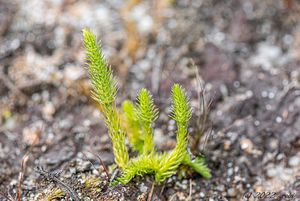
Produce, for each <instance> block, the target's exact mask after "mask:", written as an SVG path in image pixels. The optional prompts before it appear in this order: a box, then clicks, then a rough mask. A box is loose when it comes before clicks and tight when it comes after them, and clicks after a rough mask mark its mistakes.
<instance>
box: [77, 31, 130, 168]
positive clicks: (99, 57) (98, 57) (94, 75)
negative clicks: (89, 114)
mask: <svg viewBox="0 0 300 201" xmlns="http://www.w3.org/2000/svg"><path fill="white" fill-rule="evenodd" d="M83 41H84V47H85V49H86V55H87V61H88V64H89V74H90V80H91V82H92V87H93V91H92V97H93V99H94V100H96V101H97V102H98V103H99V104H100V105H101V108H102V113H103V115H104V120H105V123H106V126H107V127H108V130H109V135H110V137H111V139H112V144H113V150H114V155H115V161H116V163H117V164H118V165H119V166H120V167H121V168H124V167H125V166H126V165H127V163H128V160H129V156H128V151H127V147H126V144H125V132H124V130H123V129H122V128H121V124H120V118H119V115H118V113H117V109H116V106H115V99H116V94H117V87H116V83H115V80H114V78H113V75H112V70H111V68H110V66H109V65H108V64H107V61H106V60H105V58H104V56H103V53H102V51H101V46H100V45H98V44H97V39H96V36H95V35H94V34H92V33H91V32H90V31H89V30H87V29H84V30H83Z"/></svg>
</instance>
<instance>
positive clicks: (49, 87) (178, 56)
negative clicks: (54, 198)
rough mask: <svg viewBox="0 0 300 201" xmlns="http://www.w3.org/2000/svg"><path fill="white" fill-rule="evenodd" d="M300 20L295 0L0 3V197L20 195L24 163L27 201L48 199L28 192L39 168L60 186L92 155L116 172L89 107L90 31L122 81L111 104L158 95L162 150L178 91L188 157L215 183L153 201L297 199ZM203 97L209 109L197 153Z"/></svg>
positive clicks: (175, 187)
mask: <svg viewBox="0 0 300 201" xmlns="http://www.w3.org/2000/svg"><path fill="white" fill-rule="evenodd" d="M299 11H300V3H299V1H296V0H264V1H258V0H227V1H218V0H209V1H204V0H197V1H196V0H195V1H194V0H152V1H145V0H126V1H122V0H103V1H102V0H87V1H80V0H44V1H40V0H26V1H25V0H24V1H23V0H0V186H1V188H0V189H4V190H2V191H3V192H6V191H10V192H11V193H12V194H14V193H16V192H15V191H16V187H17V186H18V182H19V180H18V175H19V172H20V171H21V161H22V158H23V157H24V156H25V155H26V154H29V158H28V160H27V161H26V173H25V178H24V182H23V185H22V189H23V191H22V192H23V194H22V195H23V196H24V199H25V200H26V199H27V200H32V199H37V200H39V199H38V196H37V195H38V194H39V193H40V192H44V191H45V189H46V190H47V187H45V186H42V185H40V184H37V183H36V181H37V178H38V175H37V174H36V173H35V172H34V171H33V168H34V167H36V166H37V165H42V166H44V167H45V168H46V169H48V170H57V169H62V170H64V173H63V176H66V175H74V174H75V175H78V173H85V172H89V171H91V170H92V169H93V168H92V167H91V164H90V162H88V161H87V158H88V160H89V161H92V162H93V163H95V164H96V166H97V165H98V166H99V164H98V161H97V158H95V156H94V155H93V154H91V153H90V152H89V151H90V150H93V151H94V152H96V153H98V154H99V155H100V156H101V158H102V160H103V161H104V162H105V163H106V164H107V165H110V164H112V163H113V154H112V152H111V146H110V144H109V143H110V140H109V137H108V135H107V131H106V129H105V126H104V124H103V122H102V121H101V120H100V117H99V116H100V114H99V112H98V110H97V107H98V106H97V105H96V104H95V103H94V102H93V101H92V100H91V99H90V98H89V97H90V83H89V80H88V74H87V72H86V69H85V67H86V64H85V60H84V59H85V54H84V50H83V44H82V32H81V31H82V29H83V28H85V27H88V28H90V29H91V30H92V31H93V32H94V33H95V34H96V35H97V36H98V39H100V40H101V43H102V46H103V51H104V54H105V55H106V57H107V59H108V61H109V63H110V64H111V66H112V68H113V70H114V74H115V76H116V77H117V79H118V83H119V87H120V90H119V96H118V102H121V101H123V100H125V99H127V98H129V99H132V100H134V99H135V96H136V93H137V92H138V90H139V89H141V88H142V87H147V88H148V89H150V91H151V92H152V93H153V94H154V100H155V102H156V104H157V106H158V107H159V109H160V117H159V119H158V122H157V123H156V125H155V126H156V128H155V139H156V143H157V147H158V148H159V149H160V150H168V149H171V148H173V147H174V146H175V143H176V141H175V134H174V130H175V125H174V122H173V121H170V120H169V118H168V116H167V115H168V113H169V104H170V100H169V95H170V94H169V91H170V88H171V86H172V85H173V83H174V82H179V83H181V84H182V85H183V86H184V87H185V88H186V89H187V90H188V92H189V95H190V97H191V104H192V106H193V108H194V117H193V120H192V122H191V130H190V131H191V136H190V142H191V144H192V147H193V149H192V152H193V153H194V154H196V155H197V154H200V153H201V154H204V155H205V156H206V158H207V163H208V166H209V167H210V168H211V170H212V173H213V178H212V179H211V180H208V181H206V180H203V179H202V178H201V177H200V176H198V175H191V174H189V176H188V177H185V179H179V178H177V177H174V178H173V180H172V181H170V185H169V186H167V187H166V189H164V191H163V194H162V195H160V194H159V193H157V195H156V194H155V193H154V194H155V195H156V196H157V197H159V198H161V197H162V198H161V199H162V200H164V199H165V200H170V199H171V198H172V199H173V200H185V199H186V198H187V197H189V196H190V197H191V198H192V200H197V199H198V200H201V199H206V198H217V197H218V196H223V197H224V198H228V199H233V200H235V199H240V198H241V197H242V196H243V195H244V193H246V192H254V191H256V192H257V191H271V192H281V193H283V192H288V191H289V192H298V195H299V192H300V190H299V188H300V187H299V180H300V178H299V176H300V174H299V172H300V152H299V150H300V21H299V19H300V12H299ZM199 80H200V81H201V83H202V88H201V87H199ZM200 89H204V90H205V98H206V100H207V102H209V101H210V100H211V104H210V114H209V120H208V122H207V126H206V127H207V128H206V129H204V130H205V132H204V133H203V136H204V137H202V139H201V140H200V143H198V138H199V135H200V134H199V132H197V130H199V129H197V128H199V127H201V125H199V121H198V120H199V119H201V117H202V116H203V111H202V110H201V104H200V105H199V98H198V95H199V92H200ZM200 130H201V129H200ZM23 159H24V158H23ZM72 168H73V169H72ZM74 172H75V173H74ZM139 185H140V184H137V187H138V188H137V189H135V190H134V191H135V192H137V193H142V192H143V191H142V190H141V188H140V186H139ZM143 185H144V184H143ZM190 186H193V188H192V190H191V188H190ZM146 187H147V185H146ZM150 187H151V185H150ZM150 187H147V189H148V190H149V189H150ZM146 191H147V190H146ZM299 196H300V195H299ZM25 197H27V198H25ZM0 199H1V198H0Z"/></svg>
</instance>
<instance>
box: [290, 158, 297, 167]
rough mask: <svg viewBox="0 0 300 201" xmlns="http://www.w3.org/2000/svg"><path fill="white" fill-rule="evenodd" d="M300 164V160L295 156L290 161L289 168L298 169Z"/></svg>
mask: <svg viewBox="0 0 300 201" xmlns="http://www.w3.org/2000/svg"><path fill="white" fill-rule="evenodd" d="M299 164H300V158H299V157H298V156H293V157H291V158H290V159H289V166H292V167H297V166H299Z"/></svg>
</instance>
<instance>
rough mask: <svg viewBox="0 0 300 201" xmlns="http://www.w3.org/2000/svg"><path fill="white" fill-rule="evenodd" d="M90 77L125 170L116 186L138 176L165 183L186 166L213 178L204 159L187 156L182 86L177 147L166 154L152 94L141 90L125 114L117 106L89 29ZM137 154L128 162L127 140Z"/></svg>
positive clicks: (175, 113) (175, 98) (176, 90)
mask: <svg viewBox="0 0 300 201" xmlns="http://www.w3.org/2000/svg"><path fill="white" fill-rule="evenodd" d="M83 40H84V46H85V49H86V55H87V61H88V65H89V68H88V69H89V74H90V79H91V83H92V98H93V99H94V100H95V101H97V102H98V103H99V104H100V108H101V112H102V114H103V117H104V121H105V123H106V126H107V128H108V132H109V136H110V138H111V141H112V146H113V152H114V156H115V162H116V163H117V165H118V166H119V167H120V168H121V169H122V171H123V172H122V175H121V176H120V177H119V178H117V179H116V183H123V184H126V183H128V182H129V181H130V180H131V179H133V178H134V177H135V176H142V175H145V174H153V175H154V177H155V181H156V182H157V183H162V182H163V181H165V180H166V179H167V178H168V177H170V176H172V175H173V174H175V173H176V171H177V169H178V167H179V166H180V165H187V166H190V167H191V168H192V169H194V170H195V171H196V172H198V173H199V174H201V175H202V176H203V177H204V178H210V177H211V174H210V171H209V169H208V168H207V166H206V164H205V162H204V158H203V157H198V158H195V159H193V160H192V159H191V156H190V154H189V153H188V122H189V120H190V118H191V116H192V110H191V107H190V103H189V100H188V98H187V95H186V92H185V90H184V89H183V88H182V86H180V85H179V84H174V86H173V87H172V113H171V115H170V117H171V118H172V119H173V120H175V121H176V125H177V131H176V142H177V144H176V147H175V148H174V149H173V150H171V151H169V152H164V153H158V152H157V150H155V145H154V139H153V123H154V121H155V120H156V119H157V117H158V109H157V108H156V107H155V105H154V102H153V99H152V95H151V94H150V92H149V91H148V90H147V89H141V90H140V92H139V93H138V96H137V100H136V103H133V102H131V101H129V100H126V101H125V102H124V103H123V106H122V111H119V110H118V109H117V107H116V103H115V100H116V95H117V91H118V90H117V86H116V82H115V79H114V77H113V74H112V70H111V68H110V66H109V65H108V63H107V61H106V59H105V58H104V55H103V53H102V50H101V46H100V45H99V44H98V43H97V39H96V37H95V35H94V34H93V33H91V32H90V31H89V30H87V29H84V30H83ZM126 136H127V137H128V141H129V143H130V145H131V146H132V149H133V150H134V151H137V152H138V153H139V154H138V156H137V157H135V158H132V159H129V154H128V149H127V147H126V143H125V138H126Z"/></svg>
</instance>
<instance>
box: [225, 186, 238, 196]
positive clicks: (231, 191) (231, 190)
mask: <svg viewBox="0 0 300 201" xmlns="http://www.w3.org/2000/svg"><path fill="white" fill-rule="evenodd" d="M227 193H228V196H230V197H235V196H236V194H237V193H236V190H235V189H234V188H230V189H228V190H227Z"/></svg>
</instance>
